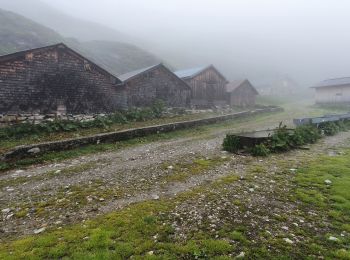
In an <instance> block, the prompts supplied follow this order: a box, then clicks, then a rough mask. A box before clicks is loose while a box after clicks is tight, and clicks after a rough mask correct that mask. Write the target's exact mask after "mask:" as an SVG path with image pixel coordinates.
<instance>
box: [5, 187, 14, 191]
mask: <svg viewBox="0 0 350 260" xmlns="http://www.w3.org/2000/svg"><path fill="white" fill-rule="evenodd" d="M6 190H7V191H9V192H12V191H14V190H15V189H14V188H7V189H6Z"/></svg>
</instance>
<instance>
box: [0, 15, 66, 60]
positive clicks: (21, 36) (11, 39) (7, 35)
mask: <svg viewBox="0 0 350 260" xmlns="http://www.w3.org/2000/svg"><path fill="white" fill-rule="evenodd" d="M63 40H64V39H63V37H61V36H60V35H59V34H58V33H56V32H55V31H53V30H51V29H49V28H46V27H44V26H41V25H40V24H38V23H35V22H33V21H31V20H29V19H27V18H25V17H22V16H19V15H17V14H15V13H12V12H8V11H4V10H1V9H0V55H3V54H7V53H11V52H16V51H20V50H24V49H30V48H34V47H38V46H43V45H48V44H52V43H57V42H62V41H63Z"/></svg>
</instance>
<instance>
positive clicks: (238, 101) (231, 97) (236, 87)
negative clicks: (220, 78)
mask: <svg viewBox="0 0 350 260" xmlns="http://www.w3.org/2000/svg"><path fill="white" fill-rule="evenodd" d="M226 92H227V100H228V103H229V105H230V106H236V107H253V106H255V104H256V96H257V95H259V93H258V91H257V90H256V89H255V88H254V87H253V85H252V84H251V83H250V81H249V80H247V79H244V80H235V81H232V82H230V83H228V84H227V85H226Z"/></svg>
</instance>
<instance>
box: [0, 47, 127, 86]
mask: <svg viewBox="0 0 350 260" xmlns="http://www.w3.org/2000/svg"><path fill="white" fill-rule="evenodd" d="M55 48H63V49H66V50H68V51H70V52H71V53H73V54H75V55H76V56H77V57H78V58H79V59H81V60H86V61H88V62H90V63H91V64H92V65H94V67H95V68H96V69H97V70H98V71H100V72H101V73H102V74H104V75H108V76H111V77H113V78H115V79H116V80H117V81H118V83H120V82H121V81H120V79H119V78H117V77H116V76H115V75H113V74H112V73H110V72H109V71H107V70H105V69H104V68H102V67H101V66H100V65H98V64H96V63H95V62H93V61H91V60H90V59H88V58H86V57H84V56H83V55H81V54H80V53H79V52H77V51H75V50H73V49H72V48H70V47H68V46H67V45H66V44H64V43H57V44H53V45H48V46H44V47H39V48H34V49H29V50H24V51H19V52H15V53H11V54H7V55H3V56H0V62H7V61H11V60H14V59H16V58H18V57H22V56H23V55H25V54H26V53H28V52H37V51H45V50H52V49H55Z"/></svg>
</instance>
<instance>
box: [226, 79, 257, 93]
mask: <svg viewBox="0 0 350 260" xmlns="http://www.w3.org/2000/svg"><path fill="white" fill-rule="evenodd" d="M247 81H248V83H249V85H250V86H251V88H252V89H254V91H255V92H256V94H257V95H258V94H259V92H258V91H257V90H256V89H255V88H254V87H253V85H252V84H251V83H250V81H249V80H248V79H239V80H234V81H231V82H230V83H228V84H227V85H226V91H227V92H233V91H235V90H236V89H238V88H239V87H240V86H242V84H243V83H245V82H247Z"/></svg>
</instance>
